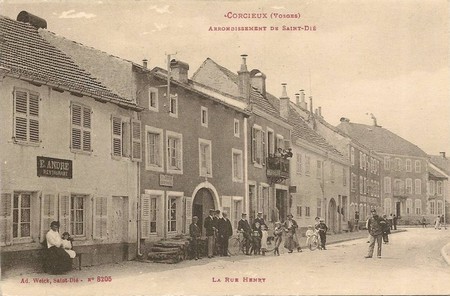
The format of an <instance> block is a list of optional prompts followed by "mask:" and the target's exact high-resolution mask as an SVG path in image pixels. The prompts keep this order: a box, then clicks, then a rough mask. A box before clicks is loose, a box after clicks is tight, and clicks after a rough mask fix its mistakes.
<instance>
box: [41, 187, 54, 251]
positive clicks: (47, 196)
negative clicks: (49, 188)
mask: <svg viewBox="0 0 450 296" xmlns="http://www.w3.org/2000/svg"><path fill="white" fill-rule="evenodd" d="M56 219H57V203H56V194H54V193H50V192H44V193H43V194H42V198H41V239H40V242H41V243H42V242H43V241H44V240H45V234H46V233H47V231H48V230H49V229H50V223H51V222H52V221H56Z"/></svg>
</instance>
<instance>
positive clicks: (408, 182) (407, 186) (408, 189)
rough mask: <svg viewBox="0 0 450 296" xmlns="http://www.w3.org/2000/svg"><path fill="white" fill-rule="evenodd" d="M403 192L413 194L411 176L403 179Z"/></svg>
mask: <svg viewBox="0 0 450 296" xmlns="http://www.w3.org/2000/svg"><path fill="white" fill-rule="evenodd" d="M405 193H406V194H413V182H412V179H411V178H406V179H405Z"/></svg>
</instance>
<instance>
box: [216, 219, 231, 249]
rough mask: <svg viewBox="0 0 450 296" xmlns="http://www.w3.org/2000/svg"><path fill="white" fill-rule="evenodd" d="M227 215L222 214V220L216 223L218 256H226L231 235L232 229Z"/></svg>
mask: <svg viewBox="0 0 450 296" xmlns="http://www.w3.org/2000/svg"><path fill="white" fill-rule="evenodd" d="M227 216H228V213H227V212H225V211H224V212H222V218H220V219H219V223H218V236H219V244H220V247H221V248H220V256H229V255H228V241H229V239H230V236H232V235H233V227H232V226H231V222H230V219H228V218H227Z"/></svg>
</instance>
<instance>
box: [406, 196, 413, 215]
mask: <svg viewBox="0 0 450 296" xmlns="http://www.w3.org/2000/svg"><path fill="white" fill-rule="evenodd" d="M412 210H413V209H412V199H410V198H408V199H407V200H406V215H411V214H412V213H413V212H412Z"/></svg>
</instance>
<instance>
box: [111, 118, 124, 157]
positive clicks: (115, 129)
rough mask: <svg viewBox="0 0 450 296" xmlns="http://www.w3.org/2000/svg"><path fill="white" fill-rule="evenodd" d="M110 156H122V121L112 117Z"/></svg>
mask: <svg viewBox="0 0 450 296" xmlns="http://www.w3.org/2000/svg"><path fill="white" fill-rule="evenodd" d="M111 120H112V154H113V156H118V157H121V156H122V120H121V119H120V118H118V117H112V119H111Z"/></svg>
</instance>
